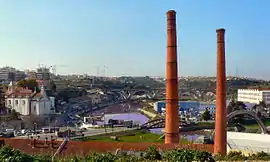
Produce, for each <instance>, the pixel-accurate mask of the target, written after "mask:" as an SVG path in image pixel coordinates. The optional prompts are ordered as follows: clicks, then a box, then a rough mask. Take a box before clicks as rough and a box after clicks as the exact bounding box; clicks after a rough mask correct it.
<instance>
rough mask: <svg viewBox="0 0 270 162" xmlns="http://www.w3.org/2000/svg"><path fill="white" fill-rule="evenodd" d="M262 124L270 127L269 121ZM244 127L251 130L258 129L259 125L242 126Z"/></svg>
mask: <svg viewBox="0 0 270 162" xmlns="http://www.w3.org/2000/svg"><path fill="white" fill-rule="evenodd" d="M263 123H264V125H265V126H266V127H267V126H270V120H265V121H263ZM244 126H245V127H247V128H251V129H259V124H257V123H256V124H250V125H245V124H244Z"/></svg>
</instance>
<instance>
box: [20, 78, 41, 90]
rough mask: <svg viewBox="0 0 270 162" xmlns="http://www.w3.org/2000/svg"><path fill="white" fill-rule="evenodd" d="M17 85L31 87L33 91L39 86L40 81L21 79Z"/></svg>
mask: <svg viewBox="0 0 270 162" xmlns="http://www.w3.org/2000/svg"><path fill="white" fill-rule="evenodd" d="M17 85H18V86H19V87H23V88H28V89H31V90H32V91H33V92H34V91H35V90H37V88H38V82H37V81H36V80H35V79H27V80H26V79H24V80H20V81H19V82H18V83H17Z"/></svg>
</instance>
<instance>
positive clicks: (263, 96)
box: [237, 88, 270, 104]
mask: <svg viewBox="0 0 270 162" xmlns="http://www.w3.org/2000/svg"><path fill="white" fill-rule="evenodd" d="M237 100H238V101H242V102H248V103H254V104H259V103H260V102H261V101H264V102H265V103H266V104H270V89H269V88H268V89H263V88H258V89H238V91H237Z"/></svg>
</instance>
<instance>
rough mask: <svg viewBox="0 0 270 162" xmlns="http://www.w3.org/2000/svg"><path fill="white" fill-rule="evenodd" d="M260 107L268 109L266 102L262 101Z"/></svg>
mask: <svg viewBox="0 0 270 162" xmlns="http://www.w3.org/2000/svg"><path fill="white" fill-rule="evenodd" d="M259 106H262V107H264V108H265V107H267V106H266V104H265V102H264V101H260V103H259Z"/></svg>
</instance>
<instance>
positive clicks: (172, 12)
mask: <svg viewBox="0 0 270 162" xmlns="http://www.w3.org/2000/svg"><path fill="white" fill-rule="evenodd" d="M173 15H176V12H175V11H174V10H169V11H168V12H167V16H173Z"/></svg>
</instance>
